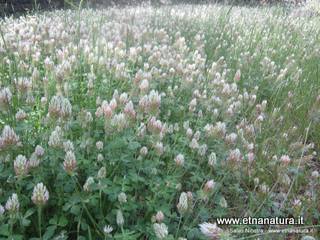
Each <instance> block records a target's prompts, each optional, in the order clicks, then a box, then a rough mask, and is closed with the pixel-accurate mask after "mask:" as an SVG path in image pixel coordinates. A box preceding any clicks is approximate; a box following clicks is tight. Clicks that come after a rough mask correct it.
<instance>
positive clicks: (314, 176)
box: [311, 170, 320, 179]
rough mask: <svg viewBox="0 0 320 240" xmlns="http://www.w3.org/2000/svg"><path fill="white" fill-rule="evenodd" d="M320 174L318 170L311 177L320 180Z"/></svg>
mask: <svg viewBox="0 0 320 240" xmlns="http://www.w3.org/2000/svg"><path fill="white" fill-rule="evenodd" d="M319 176H320V174H319V172H318V171H317V170H314V171H313V172H312V173H311V177H312V178H314V179H317V178H319Z"/></svg>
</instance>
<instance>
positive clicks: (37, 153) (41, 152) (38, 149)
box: [34, 145, 44, 157]
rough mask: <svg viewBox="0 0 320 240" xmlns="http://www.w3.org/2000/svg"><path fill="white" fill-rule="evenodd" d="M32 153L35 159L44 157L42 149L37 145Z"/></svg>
mask: <svg viewBox="0 0 320 240" xmlns="http://www.w3.org/2000/svg"><path fill="white" fill-rule="evenodd" d="M34 153H35V155H36V156H37V157H42V156H43V155H44V149H43V147H41V146H40V145H37V146H36V148H35V150H34Z"/></svg>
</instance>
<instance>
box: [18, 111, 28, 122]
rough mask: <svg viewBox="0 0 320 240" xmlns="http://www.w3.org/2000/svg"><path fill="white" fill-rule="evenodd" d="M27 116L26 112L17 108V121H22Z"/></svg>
mask: <svg viewBox="0 0 320 240" xmlns="http://www.w3.org/2000/svg"><path fill="white" fill-rule="evenodd" d="M26 118H27V114H26V112H25V111H23V110H22V109H19V111H18V112H17V113H16V119H17V121H22V120H24V119H26Z"/></svg>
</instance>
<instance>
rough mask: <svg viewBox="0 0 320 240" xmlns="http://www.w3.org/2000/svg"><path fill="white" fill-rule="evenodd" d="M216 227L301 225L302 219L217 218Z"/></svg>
mask: <svg viewBox="0 0 320 240" xmlns="http://www.w3.org/2000/svg"><path fill="white" fill-rule="evenodd" d="M216 221H217V224H218V225H303V224H304V219H303V217H299V218H291V217H286V218H282V217H242V218H217V219H216Z"/></svg>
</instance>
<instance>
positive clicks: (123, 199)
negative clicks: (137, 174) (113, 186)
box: [118, 192, 127, 203]
mask: <svg viewBox="0 0 320 240" xmlns="http://www.w3.org/2000/svg"><path fill="white" fill-rule="evenodd" d="M118 201H119V203H126V202H127V195H126V194H125V193H124V192H121V193H119V195H118Z"/></svg>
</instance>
